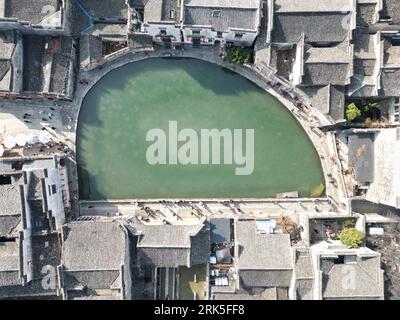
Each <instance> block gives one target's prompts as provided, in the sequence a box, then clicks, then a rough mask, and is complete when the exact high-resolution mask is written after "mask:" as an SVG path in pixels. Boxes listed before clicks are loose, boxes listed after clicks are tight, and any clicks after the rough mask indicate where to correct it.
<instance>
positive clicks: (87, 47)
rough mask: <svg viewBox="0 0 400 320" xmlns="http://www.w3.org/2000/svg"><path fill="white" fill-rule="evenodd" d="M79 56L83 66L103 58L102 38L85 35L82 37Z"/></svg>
mask: <svg viewBox="0 0 400 320" xmlns="http://www.w3.org/2000/svg"><path fill="white" fill-rule="evenodd" d="M79 44H80V45H79V54H80V62H81V66H83V67H85V66H87V65H89V64H90V63H95V62H97V61H99V60H101V58H102V57H103V43H102V40H101V38H99V37H95V36H92V35H90V34H85V35H82V36H81V37H80V42H79Z"/></svg>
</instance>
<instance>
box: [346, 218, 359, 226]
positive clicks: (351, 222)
mask: <svg viewBox="0 0 400 320" xmlns="http://www.w3.org/2000/svg"><path fill="white" fill-rule="evenodd" d="M343 225H344V227H345V228H354V227H355V226H356V219H353V218H347V219H344V221H343Z"/></svg>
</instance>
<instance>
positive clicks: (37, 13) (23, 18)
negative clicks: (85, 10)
mask: <svg viewBox="0 0 400 320" xmlns="http://www.w3.org/2000/svg"><path fill="white" fill-rule="evenodd" d="M70 2H71V1H66V0H30V1H29V5H27V2H25V1H20V0H2V1H0V30H2V29H3V30H11V29H13V30H19V31H22V32H29V33H37V34H42V35H46V34H47V35H48V34H62V33H63V32H64V31H65V29H66V26H67V23H68V21H67V19H66V18H65V16H66V12H67V11H68V10H69V6H70V5H71V4H70Z"/></svg>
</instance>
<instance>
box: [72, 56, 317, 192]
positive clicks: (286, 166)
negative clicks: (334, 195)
mask: <svg viewBox="0 0 400 320" xmlns="http://www.w3.org/2000/svg"><path fill="white" fill-rule="evenodd" d="M169 121H177V124H178V130H182V129H186V128H191V129H194V130H195V131H196V132H198V133H200V130H201V129H213V128H216V129H219V130H222V129H225V128H228V129H243V140H245V136H244V131H245V129H254V151H255V152H254V171H253V172H252V174H250V175H235V168H237V167H240V166H238V165H237V164H235V163H233V164H208V165H206V164H199V165H197V164H189V165H182V164H176V165H174V164H165V165H160V164H157V165H151V164H149V163H148V161H147V159H146V152H147V149H148V147H149V146H150V145H151V144H152V142H148V141H146V135H147V133H148V131H149V130H150V129H153V128H160V129H163V130H164V131H165V132H166V134H167V137H168V128H169ZM199 137H200V134H199ZM182 144H183V143H180V144H179V143H178V148H179V147H180V146H182ZM220 147H221V150H222V148H223V147H224V144H221V146H220ZM242 151H243V152H244V151H245V146H243V148H242ZM199 153H200V152H199ZM221 153H222V155H223V152H221ZM167 154H168V150H167ZM199 157H200V156H199ZM77 158H78V172H79V184H80V194H81V199H86V200H99V199H134V198H138V199H139V198H142V199H144V198H266V197H275V195H276V193H278V192H289V191H298V192H299V193H300V196H305V197H307V196H309V195H310V191H311V190H312V189H313V188H314V187H315V186H317V185H318V184H320V183H323V180H324V179H323V173H322V169H321V164H320V161H319V158H318V155H317V153H316V151H315V149H314V147H313V145H312V143H311V141H310V140H309V138H308V137H307V135H306V133H305V132H304V131H303V129H302V128H301V126H300V124H299V123H298V122H297V120H296V119H295V118H294V117H293V116H292V115H291V114H290V113H289V112H288V111H287V110H286V108H285V107H284V106H283V105H281V104H280V102H278V101H277V100H276V99H275V98H273V97H272V96H271V95H269V94H267V93H266V92H265V91H263V90H262V89H260V88H259V87H257V86H256V85H254V84H253V83H251V82H250V81H248V80H247V79H245V78H243V77H241V76H240V75H238V74H235V73H232V72H230V71H228V70H226V69H223V68H221V67H219V66H216V65H213V64H210V63H207V62H203V61H199V60H194V59H149V60H145V61H141V62H136V63H132V64H129V65H126V66H123V67H121V68H119V69H116V70H113V71H112V72H110V73H109V74H107V75H106V76H105V77H103V78H102V79H101V80H100V81H99V82H98V83H97V84H96V85H95V86H94V87H93V89H92V90H91V91H90V92H89V93H88V95H87V96H86V97H85V99H84V101H83V105H82V109H81V114H80V117H79V126H78V132H77ZM222 162H223V161H222Z"/></svg>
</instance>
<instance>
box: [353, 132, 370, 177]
mask: <svg viewBox="0 0 400 320" xmlns="http://www.w3.org/2000/svg"><path fill="white" fill-rule="evenodd" d="M348 161H349V166H350V167H352V168H353V170H354V177H355V179H356V180H357V181H358V182H361V183H365V182H372V181H373V180H374V133H358V134H353V135H350V136H349V160H348Z"/></svg>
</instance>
